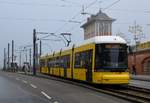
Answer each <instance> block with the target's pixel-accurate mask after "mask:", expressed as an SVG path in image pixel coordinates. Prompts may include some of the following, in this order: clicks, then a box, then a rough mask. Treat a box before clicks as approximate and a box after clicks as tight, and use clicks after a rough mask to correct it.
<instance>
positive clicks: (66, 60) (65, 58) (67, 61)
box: [60, 55, 70, 68]
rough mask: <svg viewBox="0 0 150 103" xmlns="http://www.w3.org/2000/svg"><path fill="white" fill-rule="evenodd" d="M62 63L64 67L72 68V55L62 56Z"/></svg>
mask: <svg viewBox="0 0 150 103" xmlns="http://www.w3.org/2000/svg"><path fill="white" fill-rule="evenodd" d="M60 63H61V64H60V65H61V67H62V68H64V67H67V68H70V55H65V56H62V57H61V60H60Z"/></svg>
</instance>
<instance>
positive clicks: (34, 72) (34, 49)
mask: <svg viewBox="0 0 150 103" xmlns="http://www.w3.org/2000/svg"><path fill="white" fill-rule="evenodd" d="M35 62H36V30H35V29H34V30H33V75H36V64H35Z"/></svg>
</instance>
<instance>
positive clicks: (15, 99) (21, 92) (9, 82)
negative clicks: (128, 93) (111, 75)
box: [0, 72, 129, 103]
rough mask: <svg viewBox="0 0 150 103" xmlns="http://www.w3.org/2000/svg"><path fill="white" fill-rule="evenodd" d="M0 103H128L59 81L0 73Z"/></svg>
mask: <svg viewBox="0 0 150 103" xmlns="http://www.w3.org/2000/svg"><path fill="white" fill-rule="evenodd" d="M0 103H129V102H127V101H124V100H121V99H118V98H116V97H112V96H109V95H106V94H103V93H98V92H94V91H91V90H88V89H86V88H83V87H79V86H76V85H72V84H68V83H63V82H60V81H55V80H50V79H44V78H38V77H32V76H26V75H21V74H17V73H8V72H0Z"/></svg>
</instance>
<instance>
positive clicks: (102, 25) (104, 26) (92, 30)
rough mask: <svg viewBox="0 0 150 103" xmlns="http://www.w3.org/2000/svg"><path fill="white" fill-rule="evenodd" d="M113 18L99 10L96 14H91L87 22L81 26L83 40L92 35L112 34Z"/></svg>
mask: <svg viewBox="0 0 150 103" xmlns="http://www.w3.org/2000/svg"><path fill="white" fill-rule="evenodd" d="M113 21H115V19H112V18H110V17H109V16H108V15H106V14H105V13H103V12H102V11H101V10H100V11H99V12H98V13H97V14H96V15H91V17H90V18H88V19H87V22H86V23H85V24H83V25H82V26H81V27H82V28H83V29H84V40H86V39H89V38H92V37H94V36H106V35H112V22H113Z"/></svg>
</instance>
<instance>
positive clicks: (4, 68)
mask: <svg viewBox="0 0 150 103" xmlns="http://www.w3.org/2000/svg"><path fill="white" fill-rule="evenodd" d="M3 70H6V48H4V67H3Z"/></svg>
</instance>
